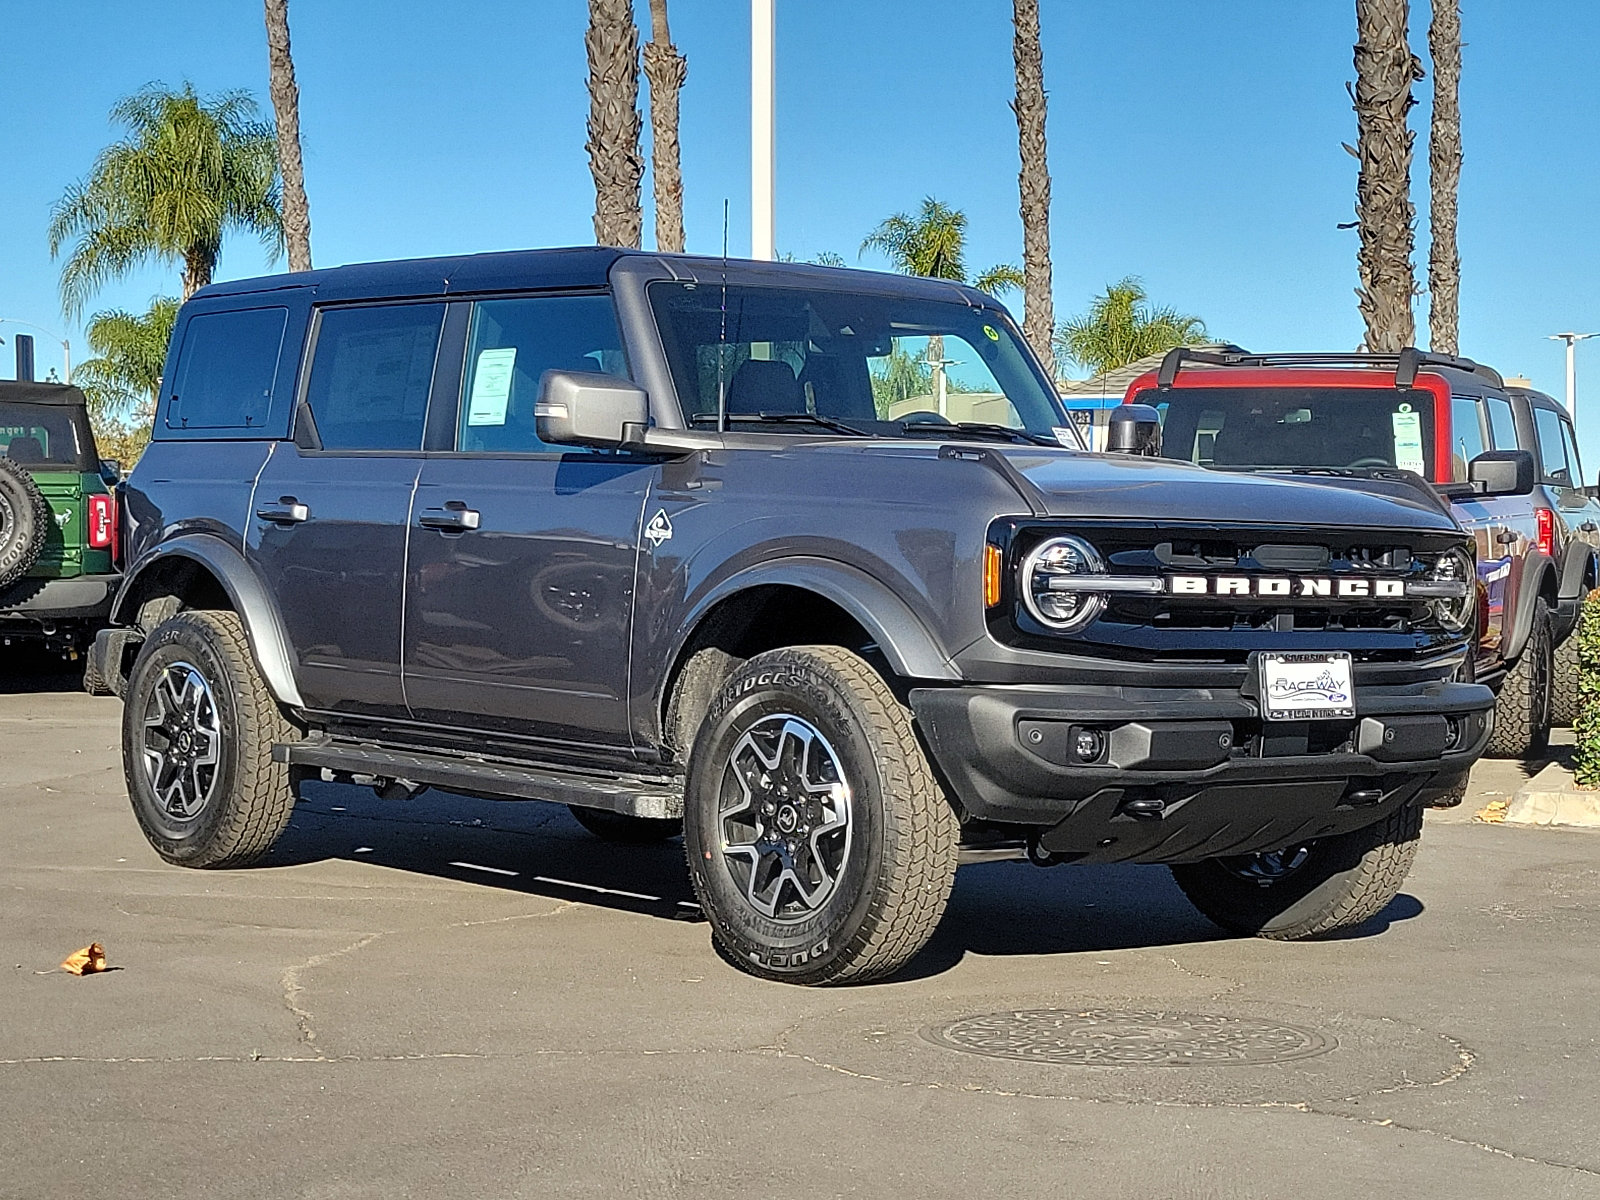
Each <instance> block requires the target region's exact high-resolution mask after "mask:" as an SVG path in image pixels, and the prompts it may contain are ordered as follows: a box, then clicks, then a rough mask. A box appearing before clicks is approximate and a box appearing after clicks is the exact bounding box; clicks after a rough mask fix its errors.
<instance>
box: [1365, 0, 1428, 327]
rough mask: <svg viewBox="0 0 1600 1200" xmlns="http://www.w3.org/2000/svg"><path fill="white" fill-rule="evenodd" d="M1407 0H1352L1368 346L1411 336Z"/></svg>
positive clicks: (1411, 63) (1417, 73)
mask: <svg viewBox="0 0 1600 1200" xmlns="http://www.w3.org/2000/svg"><path fill="white" fill-rule="evenodd" d="M1409 9H1410V4H1409V3H1408V0H1356V37H1357V40H1356V47H1355V67H1356V86H1355V110H1356V125H1357V130H1358V134H1359V136H1358V140H1357V143H1356V157H1357V159H1359V160H1360V163H1361V173H1360V176H1359V177H1358V178H1357V180H1356V221H1357V224H1358V226H1359V228H1360V232H1361V249H1360V251H1359V252H1358V254H1357V256H1356V262H1357V266H1358V268H1359V271H1360V276H1361V287H1360V289H1359V290H1358V293H1357V294H1358V295H1359V297H1360V307H1361V316H1362V319H1363V320H1365V322H1366V326H1367V342H1366V344H1367V349H1368V350H1370V351H1374V352H1377V353H1393V352H1395V351H1397V350H1399V349H1400V348H1401V347H1402V346H1409V345H1410V344H1411V343H1412V342H1413V341H1415V340H1416V325H1415V321H1414V318H1413V316H1412V312H1411V298H1412V296H1413V294H1414V293H1415V291H1416V279H1415V276H1414V275H1413V273H1412V265H1411V249H1412V237H1413V234H1412V228H1411V224H1412V221H1413V220H1414V219H1415V218H1416V209H1415V208H1414V207H1413V206H1412V204H1411V140H1412V134H1411V130H1410V129H1409V128H1408V127H1407V125H1406V116H1407V114H1408V113H1409V111H1410V109H1411V106H1412V105H1413V104H1415V103H1416V100H1415V99H1414V98H1413V97H1412V95H1411V84H1412V82H1413V81H1414V80H1417V79H1420V78H1421V77H1422V64H1421V63H1420V62H1418V61H1417V58H1416V56H1415V55H1414V54H1412V53H1411V47H1410V45H1409V44H1408V42H1407V41H1406V24H1407V20H1408V17H1409Z"/></svg>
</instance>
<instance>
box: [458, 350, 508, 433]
mask: <svg viewBox="0 0 1600 1200" xmlns="http://www.w3.org/2000/svg"><path fill="white" fill-rule="evenodd" d="M516 361H517V348H516V347H515V346H506V347H504V348H503V349H498V350H485V351H483V352H482V353H481V354H479V355H478V364H477V366H476V367H474V368H473V371H472V395H471V397H470V398H469V399H468V401H467V424H468V425H504V424H505V423H506V405H507V403H508V402H509V401H510V399H511V368H512V367H513V366H515V365H516Z"/></svg>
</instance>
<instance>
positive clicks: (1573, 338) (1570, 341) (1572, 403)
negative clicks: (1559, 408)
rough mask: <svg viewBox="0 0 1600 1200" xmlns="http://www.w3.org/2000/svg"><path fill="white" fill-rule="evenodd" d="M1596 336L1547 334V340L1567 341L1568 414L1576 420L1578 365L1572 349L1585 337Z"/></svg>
mask: <svg viewBox="0 0 1600 1200" xmlns="http://www.w3.org/2000/svg"><path fill="white" fill-rule="evenodd" d="M1595 336H1596V335H1595V334H1592V333H1551V334H1546V335H1545V340H1546V341H1551V342H1565V343H1566V344H1567V415H1568V416H1570V417H1571V418H1572V419H1573V420H1574V421H1576V420H1577V419H1578V367H1577V363H1576V360H1575V359H1574V358H1573V354H1572V351H1573V349H1574V348H1575V347H1576V346H1577V344H1578V343H1579V342H1581V341H1583V340H1584V339H1585V338H1592V337H1595Z"/></svg>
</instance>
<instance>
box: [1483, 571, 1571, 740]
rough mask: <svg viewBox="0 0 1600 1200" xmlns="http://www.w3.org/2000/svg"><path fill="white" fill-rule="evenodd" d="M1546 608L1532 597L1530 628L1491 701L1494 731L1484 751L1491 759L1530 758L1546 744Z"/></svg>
mask: <svg viewBox="0 0 1600 1200" xmlns="http://www.w3.org/2000/svg"><path fill="white" fill-rule="evenodd" d="M1550 642H1551V639H1550V609H1549V606H1548V605H1546V604H1545V603H1544V601H1542V600H1535V601H1534V607H1533V628H1532V629H1530V630H1529V631H1528V643H1527V645H1525V646H1523V648H1522V653H1521V654H1520V655H1519V656H1518V657H1517V661H1516V663H1515V664H1514V665H1513V666H1512V668H1511V669H1510V670H1509V671H1507V672H1506V677H1505V681H1504V682H1503V683H1502V684H1501V685H1500V694H1499V696H1497V697H1496V698H1495V702H1494V731H1493V732H1492V733H1491V734H1490V735H1489V745H1488V748H1487V749H1486V750H1485V751H1484V753H1485V754H1488V755H1489V756H1490V757H1492V758H1533V757H1535V756H1537V755H1540V754H1543V753H1544V751H1545V748H1546V747H1547V746H1549V744H1550V717H1551V705H1550V696H1551V678H1552V676H1553V674H1554V668H1553V664H1552V659H1553V657H1554V654H1553V650H1552V647H1551V644H1550Z"/></svg>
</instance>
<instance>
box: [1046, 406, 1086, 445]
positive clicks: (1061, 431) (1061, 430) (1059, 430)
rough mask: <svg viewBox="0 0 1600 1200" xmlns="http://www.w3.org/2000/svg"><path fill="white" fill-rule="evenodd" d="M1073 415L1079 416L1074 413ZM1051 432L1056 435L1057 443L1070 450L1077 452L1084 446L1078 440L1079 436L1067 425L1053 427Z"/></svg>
mask: <svg viewBox="0 0 1600 1200" xmlns="http://www.w3.org/2000/svg"><path fill="white" fill-rule="evenodd" d="M1072 415H1073V416H1074V417H1076V416H1077V415H1078V414H1077V413H1073V414H1072ZM1050 432H1051V433H1053V434H1055V435H1056V441H1058V442H1060V443H1061V444H1062V445H1063V446H1065V447H1066V448H1067V449H1068V450H1076V449H1078V448H1079V447H1080V446H1082V445H1083V443H1082V442H1080V441H1079V440H1078V435H1077V434H1076V433H1074V432H1072V430H1071V429H1069V428H1067V427H1066V426H1065V425H1052V426H1051V427H1050Z"/></svg>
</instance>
